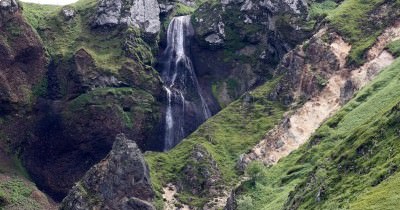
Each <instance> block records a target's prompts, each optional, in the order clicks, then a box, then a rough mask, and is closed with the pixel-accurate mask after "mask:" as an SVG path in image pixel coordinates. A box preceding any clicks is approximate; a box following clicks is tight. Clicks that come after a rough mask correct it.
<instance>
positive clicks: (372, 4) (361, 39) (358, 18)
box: [328, 0, 399, 65]
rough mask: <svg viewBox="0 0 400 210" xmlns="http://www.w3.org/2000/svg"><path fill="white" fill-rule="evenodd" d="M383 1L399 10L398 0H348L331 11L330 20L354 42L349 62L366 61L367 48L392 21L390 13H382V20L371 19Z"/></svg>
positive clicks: (347, 38) (342, 33)
mask: <svg viewBox="0 0 400 210" xmlns="http://www.w3.org/2000/svg"><path fill="white" fill-rule="evenodd" d="M383 3H386V4H388V5H389V7H393V9H394V10H393V12H394V13H395V12H396V11H397V9H395V8H397V7H398V6H399V5H398V1H396V2H395V3H390V2H385V1H383V0H346V1H344V2H343V3H341V4H340V5H339V6H338V7H337V8H336V9H334V10H332V11H331V12H329V15H328V20H329V22H330V23H331V25H332V26H333V27H334V28H336V29H337V30H338V31H339V33H340V34H341V35H343V36H344V37H345V38H346V40H347V41H349V42H350V43H352V49H351V52H350V56H349V58H348V59H349V60H348V62H349V64H356V65H360V64H362V63H363V61H364V54H365V52H366V50H367V49H368V48H369V47H371V46H372V44H373V43H374V42H375V40H376V38H377V37H378V36H379V35H380V34H381V33H382V31H383V30H384V28H385V27H387V26H388V25H389V23H390V22H391V18H389V15H393V14H389V13H392V12H389V13H383V14H381V15H382V17H381V18H380V21H382V23H380V24H377V23H376V21H378V20H371V19H370V16H371V14H372V13H374V12H375V11H376V10H377V9H378V8H379V7H380V6H382V4H383ZM397 15H398V14H397Z"/></svg>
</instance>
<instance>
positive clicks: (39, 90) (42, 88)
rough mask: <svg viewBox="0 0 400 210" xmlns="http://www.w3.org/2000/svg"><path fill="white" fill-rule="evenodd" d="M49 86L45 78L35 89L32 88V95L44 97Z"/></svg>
mask: <svg viewBox="0 0 400 210" xmlns="http://www.w3.org/2000/svg"><path fill="white" fill-rule="evenodd" d="M47 86H48V82H47V78H44V79H43V80H42V81H40V83H38V84H36V85H35V86H34V87H33V88H32V95H33V97H35V98H36V97H39V96H40V97H44V96H46V95H47Z"/></svg>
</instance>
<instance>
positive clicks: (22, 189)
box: [0, 178, 39, 210]
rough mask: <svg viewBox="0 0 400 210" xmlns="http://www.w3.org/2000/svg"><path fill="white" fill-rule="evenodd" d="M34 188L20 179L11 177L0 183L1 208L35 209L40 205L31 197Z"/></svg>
mask: <svg viewBox="0 0 400 210" xmlns="http://www.w3.org/2000/svg"><path fill="white" fill-rule="evenodd" d="M32 191H33V190H32V188H31V187H29V186H28V185H27V184H26V183H24V182H23V181H22V180H20V179H13V178H12V179H9V180H7V181H3V182H2V183H0V208H10V207H13V208H16V209H27V210H34V209H39V205H38V204H37V203H36V201H34V200H33V199H32V198H30V195H31V193H32Z"/></svg>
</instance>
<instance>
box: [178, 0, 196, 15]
mask: <svg viewBox="0 0 400 210" xmlns="http://www.w3.org/2000/svg"><path fill="white" fill-rule="evenodd" d="M195 9H196V8H194V7H189V6H186V5H184V4H182V3H177V4H176V5H175V16H182V15H190V14H192V13H193V12H194V11H195Z"/></svg>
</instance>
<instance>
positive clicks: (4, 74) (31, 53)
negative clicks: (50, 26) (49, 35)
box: [0, 0, 47, 114]
mask: <svg viewBox="0 0 400 210" xmlns="http://www.w3.org/2000/svg"><path fill="white" fill-rule="evenodd" d="M0 18H1V20H0V32H1V33H0V102H1V103H0V104H1V105H0V110H1V111H0V112H1V113H3V114H5V113H10V112H13V111H20V112H23V111H24V110H25V111H27V110H29V107H30V106H31V105H32V102H33V100H35V98H36V97H37V92H38V91H39V89H40V85H41V83H43V82H44V80H45V78H44V76H45V72H46V64H47V59H46V56H45V50H44V48H43V46H42V43H41V41H40V38H39V37H38V36H37V35H36V33H35V32H34V31H33V30H32V28H31V26H30V25H29V24H27V23H26V22H25V21H24V19H23V17H22V16H21V12H20V10H19V6H18V4H17V3H16V2H15V1H11V0H3V1H1V2H0Z"/></svg>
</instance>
